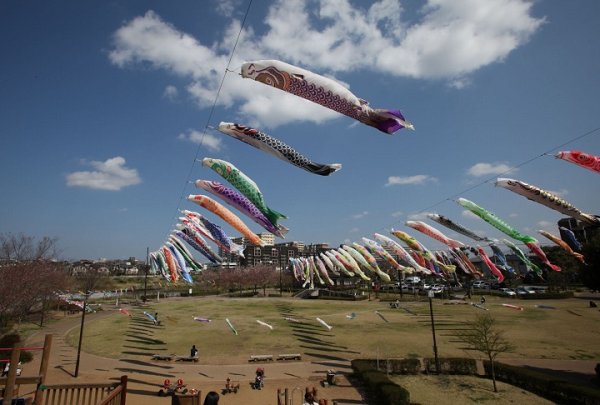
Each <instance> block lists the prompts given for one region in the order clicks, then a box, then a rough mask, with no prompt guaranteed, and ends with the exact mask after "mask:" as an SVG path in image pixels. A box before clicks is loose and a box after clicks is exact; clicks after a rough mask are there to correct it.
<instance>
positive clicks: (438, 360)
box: [427, 290, 440, 374]
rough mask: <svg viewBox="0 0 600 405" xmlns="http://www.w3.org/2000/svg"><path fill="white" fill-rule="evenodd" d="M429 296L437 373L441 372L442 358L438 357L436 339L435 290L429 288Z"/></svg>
mask: <svg viewBox="0 0 600 405" xmlns="http://www.w3.org/2000/svg"><path fill="white" fill-rule="evenodd" d="M427 296H428V297H429V315H430V317H431V334H432V335H433V355H434V357H435V371H436V373H438V374H439V373H440V359H439V358H438V351H437V343H436V341H435V322H434V320H433V304H432V302H431V301H432V298H433V297H434V293H433V291H431V290H429V292H428V293H427Z"/></svg>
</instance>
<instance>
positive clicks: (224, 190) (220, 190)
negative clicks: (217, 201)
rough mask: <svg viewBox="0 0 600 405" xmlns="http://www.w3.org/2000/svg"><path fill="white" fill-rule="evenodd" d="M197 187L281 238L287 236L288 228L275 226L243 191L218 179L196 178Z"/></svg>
mask: <svg viewBox="0 0 600 405" xmlns="http://www.w3.org/2000/svg"><path fill="white" fill-rule="evenodd" d="M195 184H196V187H198V188H201V189H203V190H206V191H208V192H209V193H212V194H213V195H215V196H217V197H219V198H221V200H223V201H225V202H226V203H227V204H229V205H231V206H232V207H234V208H236V209H237V210H238V211H240V212H241V213H242V214H245V215H246V216H247V217H248V218H250V219H251V220H253V221H254V222H256V223H257V224H259V225H260V226H262V227H263V228H265V229H266V230H267V231H269V232H271V233H272V234H274V235H277V236H279V237H280V238H283V237H285V234H287V233H288V231H289V229H287V228H286V227H285V226H283V225H277V226H274V225H273V224H272V223H271V221H269V219H268V218H267V217H266V216H265V214H263V213H262V212H261V211H260V210H259V209H258V208H256V206H255V205H254V204H252V202H251V201H250V200H249V199H248V198H246V196H244V195H243V194H242V193H240V192H238V191H236V190H234V189H232V188H229V187H227V186H225V185H223V184H221V183H219V182H218V181H209V180H196V182H195Z"/></svg>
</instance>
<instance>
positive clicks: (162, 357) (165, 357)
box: [152, 354, 173, 361]
mask: <svg viewBox="0 0 600 405" xmlns="http://www.w3.org/2000/svg"><path fill="white" fill-rule="evenodd" d="M152 360H161V361H171V360H173V355H171V354H154V355H152Z"/></svg>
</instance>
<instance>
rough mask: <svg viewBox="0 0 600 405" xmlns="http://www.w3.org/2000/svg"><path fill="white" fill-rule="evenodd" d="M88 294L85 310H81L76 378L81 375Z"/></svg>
mask: <svg viewBox="0 0 600 405" xmlns="http://www.w3.org/2000/svg"><path fill="white" fill-rule="evenodd" d="M87 300H88V295H87V294H86V295H85V298H84V300H83V310H82V311H81V327H80V328H79V344H78V345H77V362H76V363H75V378H77V376H78V375H79V359H80V358H81V343H82V342H83V325H84V324H85V309H86V308H87Z"/></svg>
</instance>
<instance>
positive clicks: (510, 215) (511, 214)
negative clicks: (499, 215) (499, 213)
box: [508, 212, 519, 218]
mask: <svg viewBox="0 0 600 405" xmlns="http://www.w3.org/2000/svg"><path fill="white" fill-rule="evenodd" d="M518 216H519V214H517V213H515V212H512V213H510V214H508V217H509V218H517V217H518Z"/></svg>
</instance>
